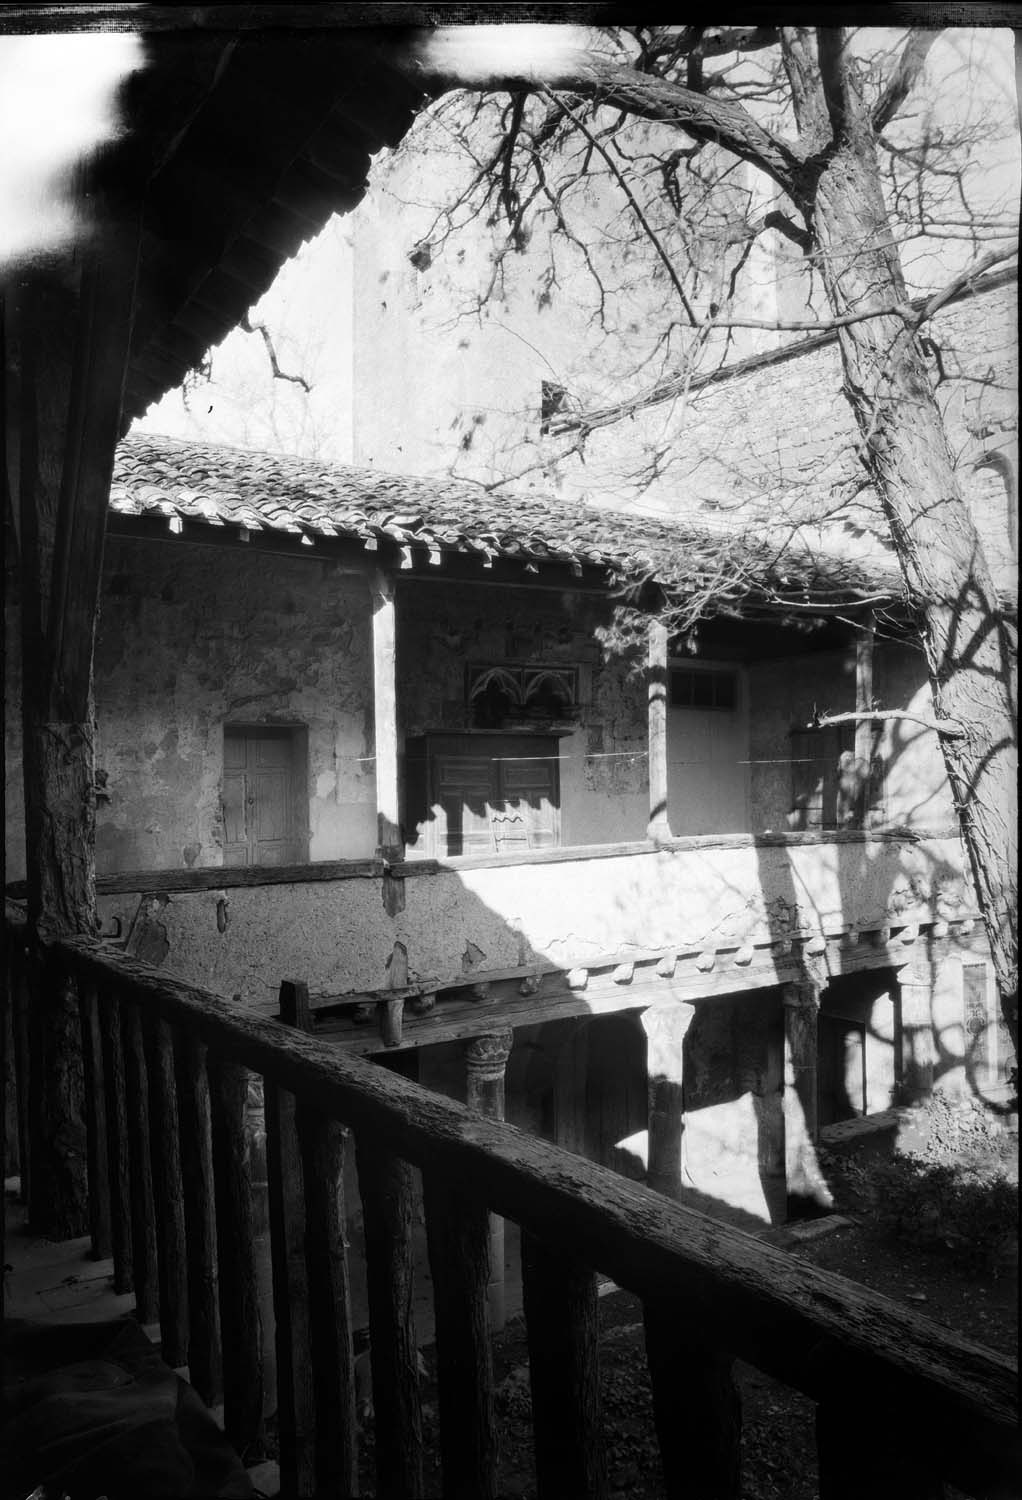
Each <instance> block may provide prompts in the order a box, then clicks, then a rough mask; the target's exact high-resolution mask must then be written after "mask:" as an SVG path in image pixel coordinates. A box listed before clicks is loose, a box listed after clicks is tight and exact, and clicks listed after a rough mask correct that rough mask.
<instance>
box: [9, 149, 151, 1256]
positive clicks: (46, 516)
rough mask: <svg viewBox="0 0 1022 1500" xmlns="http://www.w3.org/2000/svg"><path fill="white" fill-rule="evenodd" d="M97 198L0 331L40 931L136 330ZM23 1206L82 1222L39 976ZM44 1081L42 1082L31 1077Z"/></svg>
mask: <svg viewBox="0 0 1022 1500" xmlns="http://www.w3.org/2000/svg"><path fill="white" fill-rule="evenodd" d="M69 186H70V190H71V193H72V196H73V198H74V199H75V200H76V201H77V203H78V204H79V205H80V204H82V203H83V202H84V201H85V200H86V198H87V197H88V196H89V194H90V192H91V193H92V195H93V196H92V197H91V202H90V209H91V212H92V214H93V215H94V214H96V213H97V212H98V211H99V210H100V209H105V210H106V223H105V232H104V234H103V236H102V249H100V248H99V241H100V236H98V235H97V236H95V237H94V238H93V240H92V241H91V242H89V243H83V244H82V245H80V246H79V247H78V248H77V252H76V254H75V255H74V256H73V257H71V256H68V257H66V259H64V260H63V261H62V262H61V263H60V264H58V265H56V266H55V265H54V264H52V263H50V264H48V265H46V264H39V265H33V266H31V267H29V268H28V269H27V271H26V274H24V275H23V276H20V277H18V278H16V279H15V280H14V281H12V282H10V283H9V284H8V287H7V295H6V298H5V310H4V311H5V318H4V334H5V344H6V345H7V347H8V355H9V365H8V367H9V368H11V367H13V368H16V369H17V372H18V373H17V380H16V381H15V382H14V398H13V400H12V403H11V406H12V409H11V411H10V412H9V414H8V415H9V417H10V418H12V419H13V423H14V424H15V425H16V426H17V428H18V430H20V432H22V433H24V434H29V435H31V442H29V441H28V439H27V438H26V440H25V442H24V444H23V451H22V449H17V450H15V464H14V472H13V474H12V475H10V476H9V477H11V479H12V483H11V498H12V502H13V504H12V507H11V509H12V512H13V514H14V517H15V522H16V525H17V528H18V561H19V564H20V573H21V605H22V608H21V658H22V661H21V664H22V673H21V698H22V741H23V749H24V755H23V768H24V796H25V849H26V861H27V890H28V904H29V915H30V918H31V922H32V925H33V927H34V928H35V930H37V931H43V930H45V931H47V932H49V933H67V934H70V933H75V932H79V933H89V934H91V933H93V932H95V930H96V921H95V918H96V900H95V884H94V881H95V857H94V846H95V797H94V794H93V793H94V781H95V753H94V738H95V711H94V706H93V701H92V653H93V640H94V634H95V621H96V614H97V609H98V603H99V586H100V573H101V567H102V557H103V541H104V534H105V526H106V511H107V500H108V498H109V491H110V478H111V474H112V471H113V461H114V449H115V446H116V443H117V440H118V437H119V435H120V433H119V426H120V418H121V397H122V392H123V387H124V372H125V367H126V362H127V356H128V349H129V345H130V339H131V319H132V309H133V302H134V285H135V268H136V265H137V259H138V246H139V224H138V214H137V210H136V211H135V212H134V213H131V212H129V213H128V214H127V215H123V216H122V215H120V214H117V215H115V214H113V213H111V211H110V210H111V205H110V204H109V203H107V202H104V203H101V202H100V201H99V200H98V198H97V197H96V196H95V182H94V181H93V180H91V178H90V168H89V167H87V166H85V165H82V164H80V165H79V166H77V167H76V168H75V169H74V171H73V173H72V180H71V182H70V184H69ZM32 1033H33V1048H32V1051H33V1069H34V1073H33V1088H32V1117H31V1131H32V1137H33V1148H34V1149H33V1157H34V1170H33V1172H32V1175H31V1184H30V1203H29V1213H30V1220H31V1222H32V1224H33V1225H34V1227H35V1228H36V1229H37V1230H38V1231H39V1232H40V1233H44V1234H46V1235H48V1236H50V1237H51V1238H54V1239H66V1238H70V1237H73V1236H75V1235H78V1234H82V1233H85V1232H86V1230H87V1229H88V1227H89V1214H88V1202H87V1197H88V1194H87V1163H86V1141H85V1125H84V1113H85V1105H84V1099H83V1093H84V1080H83V1076H82V1064H81V1034H80V1028H79V1025H78V1017H77V1006H76V1005H72V1002H71V998H70V996H69V995H68V993H67V991H66V989H65V988H64V987H62V986H61V985H60V984H59V983H58V982H51V981H50V978H49V977H46V976H44V982H43V983H42V984H41V985H40V986H39V988H38V990H37V992H36V994H35V997H34V1004H33V1017H32ZM37 1081H38V1087H36V1083H37Z"/></svg>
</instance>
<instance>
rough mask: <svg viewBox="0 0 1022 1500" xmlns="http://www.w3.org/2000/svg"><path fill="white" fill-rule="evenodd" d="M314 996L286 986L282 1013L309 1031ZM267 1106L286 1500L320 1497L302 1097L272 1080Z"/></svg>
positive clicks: (279, 1410) (282, 990)
mask: <svg viewBox="0 0 1022 1500" xmlns="http://www.w3.org/2000/svg"><path fill="white" fill-rule="evenodd" d="M308 1010H309V996H308V991H307V989H306V988H305V986H304V985H299V984H292V983H290V982H287V981H286V982H285V983H284V984H282V985H281V987H280V1013H281V1018H282V1020H283V1021H284V1022H285V1024H287V1025H291V1026H298V1027H299V1029H301V1030H305V1029H306V1028H307V1024H308ZM264 1100H265V1108H266V1178H267V1191H268V1196H269V1211H270V1246H271V1255H272V1269H273V1315H274V1327H275V1333H274V1337H275V1340H276V1350H277V1431H278V1436H279V1442H280V1460H279V1461H280V1492H281V1496H282V1497H283V1500H305V1497H308V1496H312V1495H314V1494H315V1493H316V1456H315V1440H316V1406H315V1391H314V1387H313V1381H312V1356H311V1353H310V1334H309V1278H308V1272H307V1271H306V1268H305V1195H304V1186H303V1181H302V1155H301V1149H300V1147H299V1144H298V1127H297V1124H296V1119H295V1115H296V1104H295V1096H294V1094H292V1093H290V1092H289V1091H288V1090H287V1089H280V1088H277V1087H276V1086H275V1084H274V1083H273V1082H272V1081H271V1080H270V1079H269V1078H267V1079H266V1082H265V1086H264Z"/></svg>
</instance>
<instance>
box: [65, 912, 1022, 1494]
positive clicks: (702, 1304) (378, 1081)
mask: <svg viewBox="0 0 1022 1500" xmlns="http://www.w3.org/2000/svg"><path fill="white" fill-rule="evenodd" d="M56 946H57V947H59V949H60V950H61V952H62V953H64V954H65V955H66V956H67V957H68V958H69V959H70V960H71V961H72V962H73V963H74V964H75V965H76V967H77V968H78V969H79V971H80V972H81V974H82V975H83V976H84V977H86V978H94V979H96V980H97V981H98V982H104V981H109V980H110V979H111V978H112V977H113V978H116V979H118V980H124V981H127V982H130V983H131V984H132V986H133V987H134V988H136V989H137V992H138V994H139V996H140V998H143V999H144V1001H145V1003H146V1004H147V1005H149V1006H151V1007H153V1008H155V1009H157V1010H158V1011H159V1012H160V1013H161V1014H163V1015H165V1016H166V1017H167V1018H168V1019H169V1020H170V1021H171V1022H172V1023H174V1024H175V1025H177V1026H183V1027H186V1028H187V1029H188V1030H189V1031H190V1032H192V1033H193V1034H194V1035H195V1036H196V1037H197V1038H200V1039H202V1040H204V1041H211V1042H213V1043H214V1044H215V1045H217V1046H218V1047H220V1048H221V1049H222V1050H229V1051H230V1054H231V1056H232V1058H234V1059H235V1060H237V1061H238V1062H241V1063H243V1064H244V1065H245V1066H246V1067H249V1068H253V1069H255V1070H257V1071H259V1072H262V1073H263V1074H264V1075H268V1076H269V1077H270V1078H273V1079H275V1080H276V1082H277V1083H278V1084H279V1085H280V1086H281V1087H283V1088H287V1089H289V1090H290V1091H291V1092H298V1093H299V1094H300V1095H301V1097H302V1099H303V1100H307V1101H308V1102H309V1103H310V1104H312V1105H314V1106H315V1107H317V1108H319V1109H320V1110H322V1111H323V1112H324V1113H325V1114H333V1115H335V1116H338V1117H341V1116H343V1118H344V1119H345V1120H347V1121H349V1122H350V1123H351V1125H352V1127H353V1128H354V1129H355V1130H357V1131H362V1132H366V1133H368V1134H369V1135H370V1136H371V1137H372V1138H373V1139H374V1140H376V1141H377V1142H378V1143H379V1144H380V1145H381V1146H386V1147H387V1148H388V1149H390V1150H392V1151H394V1152H396V1153H398V1154H400V1155H401V1156H403V1157H405V1158H406V1159H407V1160H409V1161H411V1162H412V1163H413V1165H417V1166H420V1167H422V1168H424V1169H426V1170H427V1171H428V1172H429V1173H430V1174H431V1175H432V1176H434V1177H435V1178H436V1179H438V1180H439V1181H440V1183H441V1184H442V1183H445V1182H446V1183H451V1182H456V1183H457V1184H458V1185H459V1189H460V1190H461V1191H463V1192H466V1193H474V1194H476V1195H478V1199H479V1202H480V1203H483V1204H488V1205H489V1206H491V1207H492V1208H493V1209H494V1210H495V1211H496V1212H499V1213H502V1214H504V1215H505V1216H506V1217H509V1218H513V1219H515V1220H517V1221H518V1222H519V1223H521V1224H523V1225H524V1226H525V1227H526V1228H531V1229H533V1230H535V1231H537V1232H539V1233H541V1234H543V1236H544V1237H545V1238H546V1240H547V1241H548V1242H549V1243H550V1244H552V1245H553V1246H555V1247H557V1248H560V1249H562V1250H564V1251H565V1253H567V1254H569V1255H572V1254H577V1251H578V1247H579V1246H584V1247H585V1256H586V1259H587V1260H588V1261H589V1262H590V1264H592V1265H593V1266H594V1268H596V1269H597V1270H600V1271H603V1272H605V1273H607V1274H608V1275H609V1276H611V1277H612V1278H613V1280H614V1281H616V1282H617V1283H618V1285H620V1286H624V1287H626V1288H628V1289H629V1290H631V1291H634V1292H635V1293H636V1294H637V1295H639V1296H641V1297H644V1298H647V1297H648V1298H654V1297H663V1296H665V1295H666V1296H671V1297H676V1298H677V1300H678V1302H679V1304H681V1305H683V1307H684V1312H685V1316H686V1319H687V1320H688V1323H689V1324H690V1328H691V1333H692V1335H693V1336H696V1335H698V1336H700V1337H702V1338H704V1339H705V1340H706V1341H708V1342H711V1343H712V1342H715V1341H719V1343H720V1344H721V1345H722V1346H723V1347H725V1348H727V1349H729V1350H730V1351H732V1352H733V1353H734V1355H735V1357H736V1358H740V1359H744V1360H748V1361H749V1362H750V1363H752V1364H755V1365H757V1366H758V1368H760V1369H761V1370H763V1371H765V1372H766V1373H767V1374H770V1375H771V1376H774V1377H775V1378H777V1379H780V1380H782V1381H785V1382H786V1383H787V1384H789V1385H792V1386H794V1387H796V1388H797V1389H799V1390H802V1391H804V1392H805V1393H806V1394H807V1395H809V1396H811V1397H813V1398H814V1399H815V1398H816V1396H817V1395H818V1394H819V1383H818V1379H817V1377H816V1375H815V1373H814V1370H813V1366H812V1360H811V1356H812V1354H813V1352H814V1351H815V1350H816V1349H817V1348H818V1347H819V1346H820V1344H821V1342H823V1343H827V1344H833V1345H836V1346H837V1347H838V1348H840V1349H843V1350H845V1351H846V1352H848V1353H855V1354H856V1355H857V1356H859V1357H860V1358H861V1360H862V1367H863V1370H864V1375H863V1379H864V1380H865V1381H867V1382H868V1383H871V1384H872V1385H873V1386H875V1387H878V1386H879V1385H880V1384H881V1383H883V1382H885V1383H886V1388H887V1389H888V1390H890V1391H897V1392H898V1397H897V1399H898V1400H901V1401H906V1402H907V1401H909V1400H911V1401H915V1402H918V1403H919V1404H921V1405H923V1406H925V1408H926V1409H927V1410H928V1412H929V1418H928V1421H929V1431H930V1433H931V1439H932V1441H933V1443H934V1448H935V1452H936V1453H938V1455H939V1459H940V1462H941V1464H942V1465H943V1467H944V1470H945V1472H946V1473H947V1476H948V1478H949V1479H952V1480H955V1479H956V1476H960V1479H961V1482H962V1484H963V1487H965V1488H968V1486H969V1483H970V1479H969V1477H968V1476H969V1475H971V1474H972V1473H973V1472H974V1471H975V1469H976V1467H977V1462H978V1456H983V1457H984V1460H985V1461H990V1462H991V1463H993V1464H994V1465H996V1466H998V1468H999V1471H1000V1472H1003V1473H1004V1474H1006V1475H1009V1476H1010V1475H1013V1473H1014V1470H1015V1468H1017V1465H1018V1462H1019V1458H1020V1452H1019V1434H1018V1427H1017V1419H1018V1414H1017V1368H1016V1366H1015V1364H1014V1363H1013V1361H1011V1360H1009V1359H1006V1358H1004V1357H1003V1356H1001V1355H999V1354H996V1353H994V1352H993V1351H991V1350H989V1349H985V1348H983V1347H982V1346H980V1345H978V1344H976V1343H974V1342H972V1341H971V1340H969V1339H966V1338H963V1337H961V1336H960V1335H958V1334H956V1333H953V1332H951V1331H950V1330H947V1329H943V1328H940V1327H938V1326H937V1325H936V1324H934V1323H933V1322H931V1321H930V1320H929V1319H927V1318H924V1317H920V1316H919V1315H918V1314H917V1313H915V1312H914V1311H912V1310H910V1309H907V1308H905V1307H903V1306H901V1305H899V1304H898V1303H896V1302H894V1301H893V1300H891V1299H890V1298H887V1297H884V1296H882V1295H880V1294H879V1293H876V1292H872V1291H870V1290H868V1289H867V1288H865V1287H861V1286H859V1285H857V1284H855V1283H853V1282H849V1281H847V1280H845V1279H844V1278H843V1277H840V1276H834V1275H832V1274H829V1273H827V1272H825V1271H821V1270H819V1269H817V1268H816V1267H814V1266H812V1265H810V1264H808V1263H806V1262H803V1261H800V1260H798V1259H796V1258H794V1257H792V1256H790V1255H788V1254H785V1253H784V1252H783V1251H780V1250H778V1249H776V1248H774V1247H772V1246H770V1245H767V1244H765V1243H763V1242H762V1241H760V1240H756V1239H752V1238H750V1237H749V1236H748V1235H746V1234H743V1233H742V1232H741V1231H739V1230H736V1229H734V1228H733V1227H731V1226H729V1225H726V1224H722V1223H718V1222H715V1221H712V1220H710V1219H708V1218H706V1217H705V1216H704V1215H701V1214H698V1213H695V1212H693V1211H691V1210H689V1209H685V1208H682V1207H681V1206H680V1205H678V1204H675V1203H672V1202H670V1201H669V1200H667V1199H665V1198H662V1197H660V1196H658V1195H657V1194H654V1193H650V1192H649V1190H648V1189H647V1188H646V1187H645V1186H642V1185H639V1184H637V1183H633V1182H630V1181H628V1180H627V1179H625V1178H623V1177H621V1176H619V1175H618V1174H617V1173H615V1172H613V1171H610V1170H608V1169H606V1168H602V1167H599V1166H596V1165H594V1164H592V1163H590V1162H587V1161H585V1160H583V1159H582V1158H580V1157H578V1156H574V1155H569V1154H568V1153H566V1152H563V1151H561V1150H559V1149H558V1148H557V1147H555V1146H552V1145H548V1144H547V1143H546V1142H544V1141H541V1140H537V1139H535V1138H532V1137H530V1136H528V1135H526V1134H524V1133H523V1132H522V1131H520V1130H517V1129H515V1128H514V1127H513V1126H510V1125H507V1124H500V1123H498V1122H496V1121H491V1120H485V1119H483V1118H481V1117H480V1116H479V1115H478V1114H476V1113H474V1112H471V1111H469V1110H467V1109H466V1108H465V1107H464V1106H461V1105H458V1104H457V1103H456V1102H455V1101H453V1100H450V1099H446V1098H442V1097H441V1096H439V1095H437V1094H435V1093H433V1092H431V1091H430V1090H428V1089H424V1088H421V1087H419V1086H418V1085H416V1084H414V1083H413V1082H411V1081H410V1080H408V1079H405V1078H400V1077H397V1076H395V1075H394V1074H393V1073H391V1072H390V1071H389V1070H388V1069H385V1068H381V1067H379V1066H378V1065H375V1064H372V1063H368V1062H366V1061H364V1060H363V1059H361V1058H358V1057H353V1056H351V1055H350V1054H347V1053H344V1052H342V1051H340V1050H338V1049H327V1048H324V1046H323V1044H322V1042H321V1041H320V1040H318V1039H317V1038H314V1037H309V1036H303V1035H301V1034H299V1033H298V1032H291V1031H289V1030H288V1029H286V1028H283V1027H281V1026H280V1025H279V1024H277V1023H275V1022H272V1021H268V1020H263V1019H261V1018H259V1017H256V1016H253V1015H251V1013H249V1012H247V1011H245V1010H243V1009H242V1008H241V1007H240V1006H237V1005H233V1004H231V1003H230V1002H228V1001H225V1000H223V999H221V998H219V997H218V996H216V995H214V994H212V993H211V992H209V991H207V990H201V989H198V988H196V987H194V986H190V985H187V984H184V983H182V982H181V981H178V980H175V979H173V978H171V977H170V976H169V975H166V974H162V973H156V974H154V973H153V972H152V971H151V970H148V969H147V968H146V967H145V966H144V965H142V964H139V963H136V962H135V961H133V960H132V959H130V958H128V957H127V956H124V955H120V954H115V953H113V952H111V951H110V950H109V949H108V948H104V947H103V946H102V945H101V944H99V943H97V942H94V941H88V940H85V939H75V940H71V941H62V942H60V943H58V944H57V945H56ZM483 1234H484V1235H485V1231H483ZM441 1274H443V1271H442V1269H441Z"/></svg>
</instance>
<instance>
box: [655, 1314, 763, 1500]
mask: <svg viewBox="0 0 1022 1500" xmlns="http://www.w3.org/2000/svg"><path fill="white" fill-rule="evenodd" d="M643 1321H644V1323H645V1328H646V1360H647V1363H648V1365H649V1376H650V1382H651V1384H652V1387H653V1419H654V1421H655V1423H656V1430H657V1439H658V1441H659V1444H660V1460H661V1463H662V1464H663V1469H664V1484H665V1488H666V1493H667V1500H739V1497H740V1495H741V1493H742V1485H741V1457H742V1408H741V1401H740V1398H739V1395H738V1391H737V1388H736V1386H735V1383H734V1378H733V1374H732V1371H733V1361H732V1360H731V1358H730V1357H729V1356H728V1355H726V1354H725V1353H724V1352H723V1351H722V1350H719V1349H716V1348H715V1347H714V1346H713V1345H711V1344H709V1343H706V1342H704V1340H703V1339H702V1338H700V1337H699V1335H697V1334H696V1335H694V1334H693V1330H692V1327H691V1320H690V1319H689V1318H687V1317H686V1314H685V1311H684V1310H683V1309H682V1308H681V1307H679V1306H677V1305H675V1304H674V1303H672V1302H670V1301H667V1300H650V1301H646V1302H644V1304H643Z"/></svg>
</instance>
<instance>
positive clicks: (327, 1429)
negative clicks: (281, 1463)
mask: <svg viewBox="0 0 1022 1500" xmlns="http://www.w3.org/2000/svg"><path fill="white" fill-rule="evenodd" d="M346 1135H347V1131H346V1130H345V1129H344V1127H343V1126H342V1125H340V1124H338V1122H337V1121H336V1120H332V1119H330V1118H329V1116H327V1115H324V1114H322V1113H321V1112H320V1111H319V1110H318V1109H316V1107H315V1106H314V1105H307V1104H306V1103H305V1101H304V1099H299V1104H298V1140H299V1145H300V1147H301V1154H302V1178H303V1181H304V1184H305V1263H306V1271H307V1275H308V1286H309V1325H310V1340H309V1345H310V1353H311V1356H312V1378H313V1386H314V1389H315V1402H316V1443H315V1458H316V1480H317V1484H318V1486H319V1488H320V1490H322V1491H323V1492H324V1493H326V1494H336V1495H357V1494H358V1492H359V1489H358V1432H357V1427H356V1421H355V1357H354V1350H353V1344H352V1333H353V1329H352V1322H351V1286H350V1280H349V1276H348V1255H347V1239H346V1236H345V1227H346V1225H345V1212H344V1154H345V1136H346Z"/></svg>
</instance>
